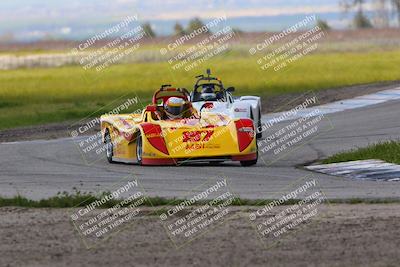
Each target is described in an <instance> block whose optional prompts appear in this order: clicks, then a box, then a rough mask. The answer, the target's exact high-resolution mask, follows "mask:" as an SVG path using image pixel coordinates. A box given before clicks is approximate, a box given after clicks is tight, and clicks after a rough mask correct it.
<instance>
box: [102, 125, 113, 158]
mask: <svg viewBox="0 0 400 267" xmlns="http://www.w3.org/2000/svg"><path fill="white" fill-rule="evenodd" d="M104 143H105V146H106V157H107V160H108V162H109V163H113V162H114V161H113V159H112V158H113V155H114V145H113V143H112V140H111V135H110V132H109V130H108V129H107V130H106V133H105V134H104Z"/></svg>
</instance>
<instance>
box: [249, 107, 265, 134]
mask: <svg viewBox="0 0 400 267" xmlns="http://www.w3.org/2000/svg"><path fill="white" fill-rule="evenodd" d="M250 119H251V120H252V121H253V122H254V115H253V110H250ZM259 126H260V120H259V121H258V122H257V124H256V123H254V129H255V131H256V139H259V138H261V137H262V133H259V132H258V131H259V130H258V129H259Z"/></svg>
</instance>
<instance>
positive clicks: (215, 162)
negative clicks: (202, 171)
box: [208, 160, 223, 166]
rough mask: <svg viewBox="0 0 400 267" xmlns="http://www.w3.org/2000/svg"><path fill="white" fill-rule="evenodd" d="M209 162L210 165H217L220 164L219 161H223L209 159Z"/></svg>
mask: <svg viewBox="0 0 400 267" xmlns="http://www.w3.org/2000/svg"><path fill="white" fill-rule="evenodd" d="M208 163H209V164H210V166H219V165H221V163H223V161H222V160H221V161H209V162H208Z"/></svg>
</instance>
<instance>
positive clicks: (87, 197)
mask: <svg viewBox="0 0 400 267" xmlns="http://www.w3.org/2000/svg"><path fill="white" fill-rule="evenodd" d="M103 194H108V193H103ZM101 197H102V195H99V196H93V195H91V194H86V193H83V194H81V193H79V192H78V193H75V194H68V193H65V192H64V193H62V194H58V195H57V196H55V197H51V198H47V199H41V200H31V199H28V198H25V197H23V196H15V197H10V198H5V197H0V207H11V206H12V207H27V208H73V207H84V206H86V205H87V204H89V203H91V202H93V201H95V200H100V199H101ZM182 201H184V200H183V199H176V198H162V197H149V198H146V201H145V202H144V204H143V206H147V207H161V209H160V212H161V211H162V209H163V208H162V207H165V206H171V205H176V204H178V203H180V202H182ZM272 201H275V200H274V199H266V200H257V199H254V200H249V199H240V198H235V199H234V201H233V202H232V203H231V204H230V206H254V207H257V206H265V205H267V204H269V203H271V202H272ZM299 201H300V200H299V199H292V200H288V201H286V202H284V203H283V204H282V205H293V204H296V203H298V202H299ZM120 202H121V200H111V201H108V202H106V203H105V205H103V206H102V207H101V208H111V207H113V206H115V205H116V204H118V203H120ZM206 203H207V201H198V202H197V203H196V205H197V206H199V205H204V204H206ZM324 203H325V204H390V203H400V199H397V198H378V199H369V198H365V199H363V198H349V199H332V200H329V201H324ZM196 205H195V206H196Z"/></svg>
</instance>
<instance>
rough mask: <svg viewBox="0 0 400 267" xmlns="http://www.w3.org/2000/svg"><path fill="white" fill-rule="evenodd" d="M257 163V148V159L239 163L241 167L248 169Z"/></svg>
mask: <svg viewBox="0 0 400 267" xmlns="http://www.w3.org/2000/svg"><path fill="white" fill-rule="evenodd" d="M257 161H258V148H257V157H256V159H253V160H243V161H241V162H240V165H242V166H243V167H249V166H253V165H256V164H257Z"/></svg>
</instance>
